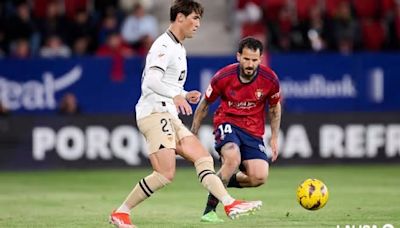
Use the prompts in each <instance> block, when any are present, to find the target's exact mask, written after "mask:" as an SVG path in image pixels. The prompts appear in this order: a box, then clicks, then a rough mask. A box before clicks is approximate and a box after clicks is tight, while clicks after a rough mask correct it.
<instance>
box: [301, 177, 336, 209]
mask: <svg viewBox="0 0 400 228" xmlns="http://www.w3.org/2000/svg"><path fill="white" fill-rule="evenodd" d="M328 197H329V193H328V188H327V187H326V185H325V184H324V183H323V182H322V181H320V180H317V179H307V180H305V181H303V182H302V183H301V184H300V185H299V187H298V188H297V201H298V202H299V204H300V205H301V206H302V207H304V208H305V209H307V210H318V209H321V208H323V207H324V206H325V204H326V202H328Z"/></svg>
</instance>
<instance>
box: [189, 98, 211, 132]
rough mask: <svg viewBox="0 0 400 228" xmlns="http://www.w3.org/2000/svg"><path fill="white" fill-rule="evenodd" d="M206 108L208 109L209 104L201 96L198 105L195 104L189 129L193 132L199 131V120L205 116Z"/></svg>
mask: <svg viewBox="0 0 400 228" xmlns="http://www.w3.org/2000/svg"><path fill="white" fill-rule="evenodd" d="M208 109H209V104H208V102H207V101H206V100H205V99H204V97H203V98H202V99H201V101H200V103H199V105H198V106H197V108H196V111H195V112H194V116H193V122H192V127H191V131H192V132H193V133H194V134H197V132H198V131H199V128H200V125H201V121H203V119H204V118H205V117H206V116H207V114H208Z"/></svg>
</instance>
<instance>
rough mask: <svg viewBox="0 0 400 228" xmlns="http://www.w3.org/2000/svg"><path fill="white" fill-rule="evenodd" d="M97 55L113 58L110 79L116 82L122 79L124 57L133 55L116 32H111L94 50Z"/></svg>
mask: <svg viewBox="0 0 400 228" xmlns="http://www.w3.org/2000/svg"><path fill="white" fill-rule="evenodd" d="M96 55H97V56H104V57H111V58H112V60H113V64H112V69H111V79H112V80H113V81H116V82H120V81H123V79H124V76H125V73H124V58H125V57H130V56H132V55H133V51H132V49H131V48H130V47H129V45H127V44H126V43H124V41H123V40H122V38H121V36H120V35H119V34H118V33H111V34H109V36H108V37H107V41H106V43H105V44H103V45H101V46H100V47H99V49H98V50H97V52H96Z"/></svg>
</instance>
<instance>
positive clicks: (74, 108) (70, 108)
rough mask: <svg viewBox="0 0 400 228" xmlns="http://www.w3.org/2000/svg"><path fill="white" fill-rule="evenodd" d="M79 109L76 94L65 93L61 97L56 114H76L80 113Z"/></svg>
mask: <svg viewBox="0 0 400 228" xmlns="http://www.w3.org/2000/svg"><path fill="white" fill-rule="evenodd" d="M80 113H81V110H80V107H79V105H78V101H77V99H76V96H75V95H74V94H73V93H66V94H65V95H64V96H63V97H62V98H61V101H60V103H59V106H58V114H61V115H77V114H80Z"/></svg>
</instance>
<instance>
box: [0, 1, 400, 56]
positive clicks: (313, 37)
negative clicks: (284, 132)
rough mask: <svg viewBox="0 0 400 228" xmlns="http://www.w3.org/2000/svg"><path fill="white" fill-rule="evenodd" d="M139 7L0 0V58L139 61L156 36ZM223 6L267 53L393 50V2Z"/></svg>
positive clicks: (234, 24) (397, 29)
mask: <svg viewBox="0 0 400 228" xmlns="http://www.w3.org/2000/svg"><path fill="white" fill-rule="evenodd" d="M160 1H164V0H160ZM165 1H167V0H165ZM205 1H210V0H205ZM145 2H146V1H140V0H119V1H117V0H2V1H0V57H4V56H8V57H11V58H20V59H23V58H29V57H32V56H35V57H36V56H40V57H44V58H49V57H51V58H53V57H73V56H86V55H98V56H112V57H113V58H114V59H119V58H124V57H129V56H134V55H139V56H143V55H145V54H146V52H147V51H148V48H149V47H150V45H151V43H152V42H153V41H154V39H155V38H156V37H157V35H158V33H159V31H160V28H159V21H158V20H157V19H156V17H154V16H153V15H152V14H150V13H149V11H148V10H149V9H148V7H147V8H146V7H144V5H143V4H141V3H145ZM226 3H227V7H228V5H230V6H233V7H234V11H236V12H235V13H234V14H231V19H232V20H230V21H231V23H230V24H229V25H230V26H228V27H227V29H231V31H233V30H236V31H238V32H237V33H239V35H238V37H244V36H249V35H251V36H255V37H258V38H259V39H261V40H263V41H265V44H266V47H267V49H268V50H269V51H270V52H274V51H279V52H287V51H316V52H319V51H339V52H341V53H351V52H353V51H364V50H365V51H381V50H399V49H400V0H236V1H235V0H226ZM209 10H210V9H209ZM205 16H207V14H205ZM165 20H168V18H166V19H165ZM162 29H164V28H162Z"/></svg>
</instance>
